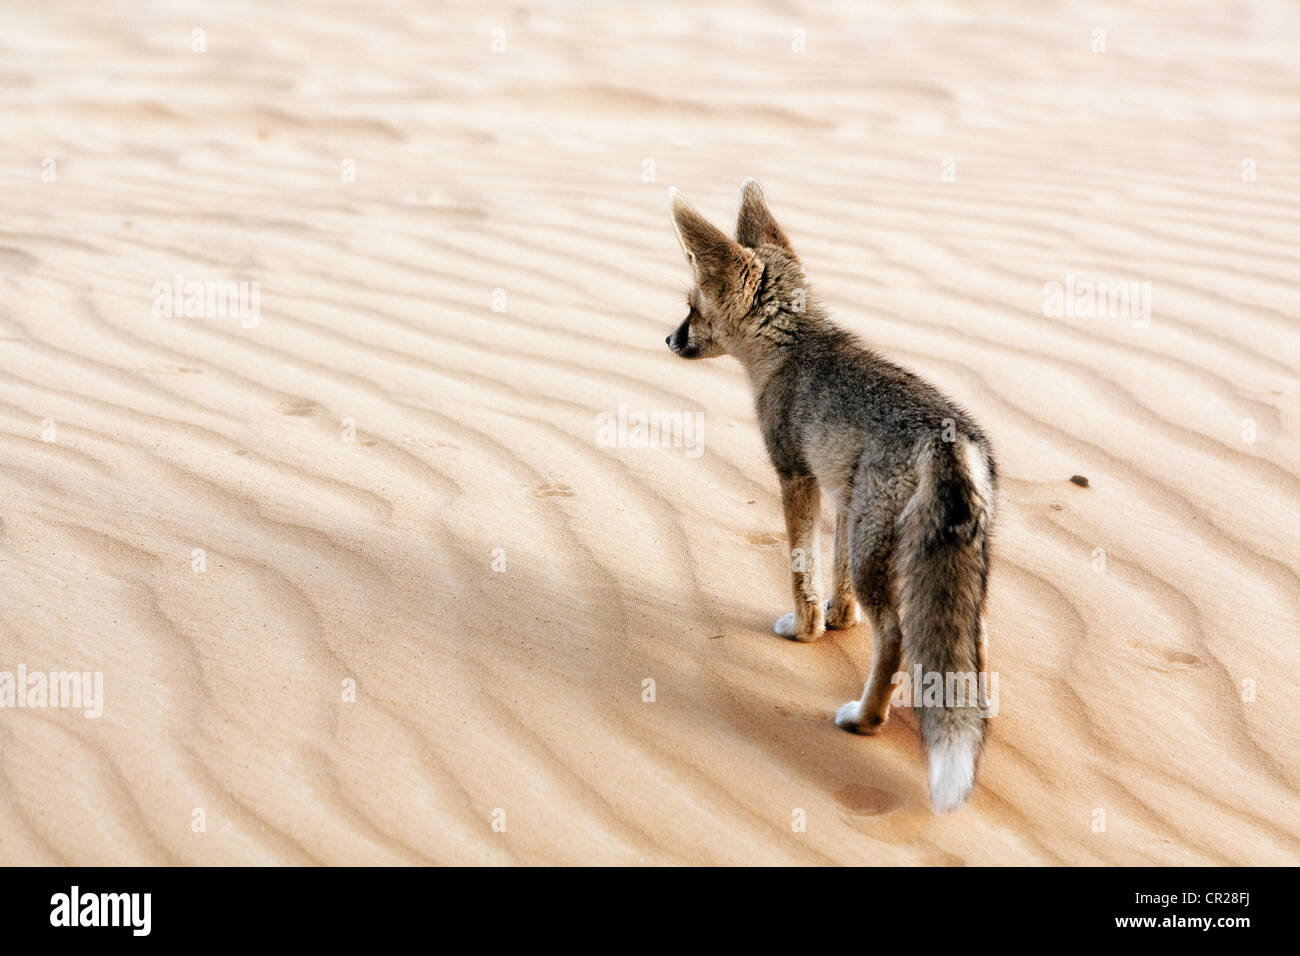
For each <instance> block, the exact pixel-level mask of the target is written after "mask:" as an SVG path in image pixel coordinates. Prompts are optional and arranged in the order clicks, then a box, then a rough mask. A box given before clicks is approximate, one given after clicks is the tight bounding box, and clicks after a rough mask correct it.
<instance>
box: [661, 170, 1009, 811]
mask: <svg viewBox="0 0 1300 956" xmlns="http://www.w3.org/2000/svg"><path fill="white" fill-rule="evenodd" d="M672 216H673V224H674V226H675V227H676V229H677V236H678V239H679V240H680V241H681V245H682V249H683V251H684V252H685V253H686V257H687V259H688V260H689V262H690V264H691V268H692V271H693V272H694V274H695V288H693V289H692V290H691V293H690V296H689V306H690V313H689V315H687V317H686V319H685V321H683V322H682V324H681V325H680V326H679V327H678V328H677V329H676V331H674V332H673V333H672V334H671V335H669V336H668V339H667V343H668V347H669V348H670V349H671V350H672V351H673V352H675V353H676V354H678V355H680V356H682V357H683V358H710V357H712V356H717V355H723V354H727V355H731V356H734V357H735V358H736V359H738V360H739V362H740V364H741V366H742V367H743V368H744V369H745V373H746V374H747V375H748V377H749V381H750V384H751V385H752V386H753V391H754V401H755V406H756V408H757V411H758V421H759V425H760V427H761V428H762V430H763V439H764V442H765V443H766V445H767V451H768V455H769V456H770V457H771V460H772V464H773V465H774V466H775V467H776V473H777V476H778V477H779V478H780V480H781V498H782V502H783V504H784V508H785V525H786V532H787V534H788V535H789V542H790V550H791V555H792V562H791V567H792V581H791V584H792V589H793V592H794V611H793V612H792V613H790V614H787V615H785V616H784V617H783V618H781V619H780V620H778V621H777V622H776V632H777V633H778V634H781V635H783V636H785V637H791V638H793V639H795V640H797V641H815V640H817V639H818V638H819V637H821V636H822V634H823V633H824V631H825V629H826V628H832V629H835V628H846V627H852V626H853V625H854V624H856V623H857V621H858V606H859V605H861V607H862V609H863V610H865V612H866V615H867V618H868V620H869V621H870V622H871V629H872V636H873V643H874V649H873V655H872V666H871V676H870V678H869V679H868V680H867V685H866V688H865V690H864V691H863V692H862V697H861V699H860V700H856V701H850V702H849V703H847V704H845V705H844V706H843V707H841V708H840V710H839V713H838V715H837V716H836V718H835V722H836V723H837V724H838V725H839V726H841V727H843V728H844V729H846V730H852V731H855V732H857V733H862V734H873V733H876V732H877V731H878V730H879V729H880V728H881V726H882V725H883V724H884V723H885V721H886V719H888V717H889V706H890V695H891V692H892V691H893V686H894V685H893V680H892V679H893V676H894V674H895V673H896V672H898V671H899V670H900V668H901V665H902V662H903V659H904V658H906V660H907V661H908V662H909V663H910V664H911V665H913V666H915V665H917V664H919V665H920V666H921V668H922V670H923V672H924V673H926V674H930V673H937V674H940V675H950V674H953V675H963V676H968V675H978V674H983V673H985V668H986V666H987V661H986V658H985V646H986V641H985V634H984V625H983V610H984V597H985V593H986V590H987V584H988V568H989V534H990V531H991V526H992V521H993V513H994V507H995V498H996V486H997V478H996V469H995V466H994V461H993V452H992V449H991V448H990V446H989V442H988V439H986V438H985V437H984V434H983V432H981V431H980V429H979V426H977V425H976V424H975V422H974V421H972V420H971V417H970V416H969V415H968V414H967V413H966V412H965V411H963V410H962V409H961V408H960V407H959V406H958V405H956V404H954V403H953V402H951V401H950V400H949V399H947V398H945V397H944V396H943V395H941V394H940V393H939V392H938V390H936V389H935V388H934V387H933V386H931V385H929V384H928V383H927V382H925V381H923V380H922V379H920V378H919V377H918V376H916V375H914V374H913V373H911V372H909V371H907V370H906V369H903V368H900V367H899V366H897V365H895V364H893V363H892V362H889V361H886V360H885V359H884V358H882V357H881V356H879V355H877V354H876V353H875V352H873V351H871V350H870V349H868V348H866V347H865V346H863V345H862V344H861V343H860V342H858V341H857V340H856V339H855V338H854V337H853V336H852V335H850V334H849V333H848V332H846V331H844V330H843V329H840V328H837V327H836V326H835V325H833V324H832V323H831V321H830V318H829V317H828V315H827V313H826V311H825V309H823V308H822V306H821V305H820V304H819V303H818V301H817V300H816V298H815V297H814V296H813V294H812V291H811V290H810V289H809V287H808V280H807V279H806V277H805V276H804V271H803V266H802V265H801V263H800V261H799V259H798V257H797V256H796V255H795V252H794V249H793V247H792V246H791V244H790V240H789V239H787V238H786V235H785V233H784V232H783V231H782V230H781V227H780V226H778V225H777V223H776V220H775V219H774V218H773V217H772V214H771V212H770V211H769V210H768V208H767V204H766V202H765V200H764V198H763V191H762V189H761V188H760V187H759V185H758V183H756V182H755V181H754V180H752V179H749V180H746V181H745V183H744V184H743V185H742V186H741V192H740V211H739V216H738V222H737V226H736V239H735V240H734V241H733V240H732V239H731V238H730V237H728V236H727V235H725V234H724V233H723V232H722V231H721V230H719V229H717V228H715V227H714V226H712V225H711V224H709V223H708V222H707V221H706V220H705V219H704V218H703V217H702V216H700V215H699V213H697V212H696V211H695V210H694V209H692V208H691V207H690V206H688V205H687V204H686V202H685V201H684V200H683V199H682V197H681V194H680V193H678V192H677V191H676V190H672ZM823 500H827V501H829V502H830V503H831V504H832V505H833V506H834V508H835V515H836V517H835V557H834V568H833V581H834V585H833V588H832V591H831V595H830V598H829V600H827V601H826V602H825V603H823V601H822V597H821V593H820V588H819V583H818V580H819V579H818V567H817V564H818V557H819V556H818V541H817V526H818V520H819V517H820V511H821V503H822V501H823ZM920 710H921V712H920V724H921V736H922V739H923V741H924V743H925V748H926V751H927V753H928V757H929V764H930V793H931V800H932V802H933V805H934V807H935V809H936V810H937V811H939V812H946V811H948V810H952V809H954V808H956V807H958V806H960V805H961V804H962V803H963V802H964V801H965V800H966V797H967V796H968V795H969V794H970V791H971V788H972V786H973V785H974V780H975V765H976V762H977V760H978V758H979V754H980V751H981V749H982V747H983V743H984V723H985V718H984V716H983V714H982V713H981V711H980V709H979V708H978V707H977V706H965V707H943V706H929V707H922V708H920Z"/></svg>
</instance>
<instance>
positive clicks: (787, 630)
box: [772, 611, 794, 637]
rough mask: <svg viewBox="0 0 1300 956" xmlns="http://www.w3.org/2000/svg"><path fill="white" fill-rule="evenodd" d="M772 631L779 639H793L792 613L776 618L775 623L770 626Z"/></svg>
mask: <svg viewBox="0 0 1300 956" xmlns="http://www.w3.org/2000/svg"><path fill="white" fill-rule="evenodd" d="M772 630H773V631H775V632H776V633H777V634H779V635H780V636H781V637H794V611H791V612H790V613H788V614H783V615H781V616H780V617H778V618H777V619H776V623H775V624H773V625H772Z"/></svg>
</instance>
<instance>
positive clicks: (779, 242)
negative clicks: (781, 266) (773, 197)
mask: <svg viewBox="0 0 1300 956" xmlns="http://www.w3.org/2000/svg"><path fill="white" fill-rule="evenodd" d="M739 205H740V211H739V212H738V213H737V214H736V239H737V241H738V242H739V243H740V244H741V245H742V246H748V247H749V248H750V249H757V248H758V247H759V246H761V245H762V244H764V243H768V244H770V245H773V246H780V247H781V248H782V249H784V250H785V251H786V252H788V253H790V254H791V255H794V249H793V248H792V247H791V246H790V240H789V239H787V238H786V237H785V233H784V232H782V231H781V227H780V226H778V225H777V224H776V220H775V219H773V218H772V213H771V211H770V210H769V209H768V208H767V200H766V199H765V198H763V187H762V186H760V185H759V184H758V180H757V179H746V180H745V181H744V182H743V183H741V184H740V203H739Z"/></svg>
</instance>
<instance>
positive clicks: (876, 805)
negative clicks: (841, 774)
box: [835, 783, 903, 816]
mask: <svg viewBox="0 0 1300 956" xmlns="http://www.w3.org/2000/svg"><path fill="white" fill-rule="evenodd" d="M835 799H836V801H837V802H838V803H839V805H840V806H842V807H843V808H844V809H845V810H848V811H849V812H850V813H856V814H859V815H861V816H877V815H879V814H881V813H888V812H889V811H890V810H894V809H897V808H898V807H899V806H901V805H902V803H903V801H902V798H901V797H899V796H898V794H896V793H891V792H890V791H888V790H881V789H880V788H879V787H864V786H861V785H859V784H855V783H851V784H849V785H848V786H845V787H841V788H840V789H839V790H837V791H835Z"/></svg>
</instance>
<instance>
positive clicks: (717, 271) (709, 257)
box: [669, 188, 763, 302]
mask: <svg viewBox="0 0 1300 956" xmlns="http://www.w3.org/2000/svg"><path fill="white" fill-rule="evenodd" d="M669 195H670V196H671V197H672V204H673V228H674V229H676V230H677V240H678V241H679V242H680V243H681V244H682V251H683V252H685V253H686V258H687V259H688V260H690V263H691V268H692V269H694V270H695V281H696V283H697V284H698V285H699V287H700V291H701V292H703V293H704V294H705V295H707V296H708V297H709V298H711V299H713V300H714V301H719V302H720V301H722V300H723V299H724V298H726V297H729V296H731V295H743V294H745V292H746V290H748V292H749V293H750V294H752V292H753V286H754V285H755V284H756V283H757V280H758V277H759V275H761V273H762V269H763V264H762V263H761V262H759V261H758V257H757V256H755V255H754V253H753V252H752V251H751V250H749V249H745V248H743V247H742V246H741V245H740V244H739V243H737V242H736V241H735V240H733V239H731V238H730V237H729V236H728V235H727V234H726V233H725V232H723V231H722V230H721V229H719V228H718V227H717V226H714V225H713V224H712V223H710V222H709V221H708V220H707V219H705V218H704V217H703V216H701V215H700V214H699V213H698V212H696V211H695V210H694V209H692V208H691V207H690V206H689V205H688V204H687V202H686V200H685V199H683V198H682V194H681V193H680V192H678V191H677V189H675V188H674V189H670V190H669Z"/></svg>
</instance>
